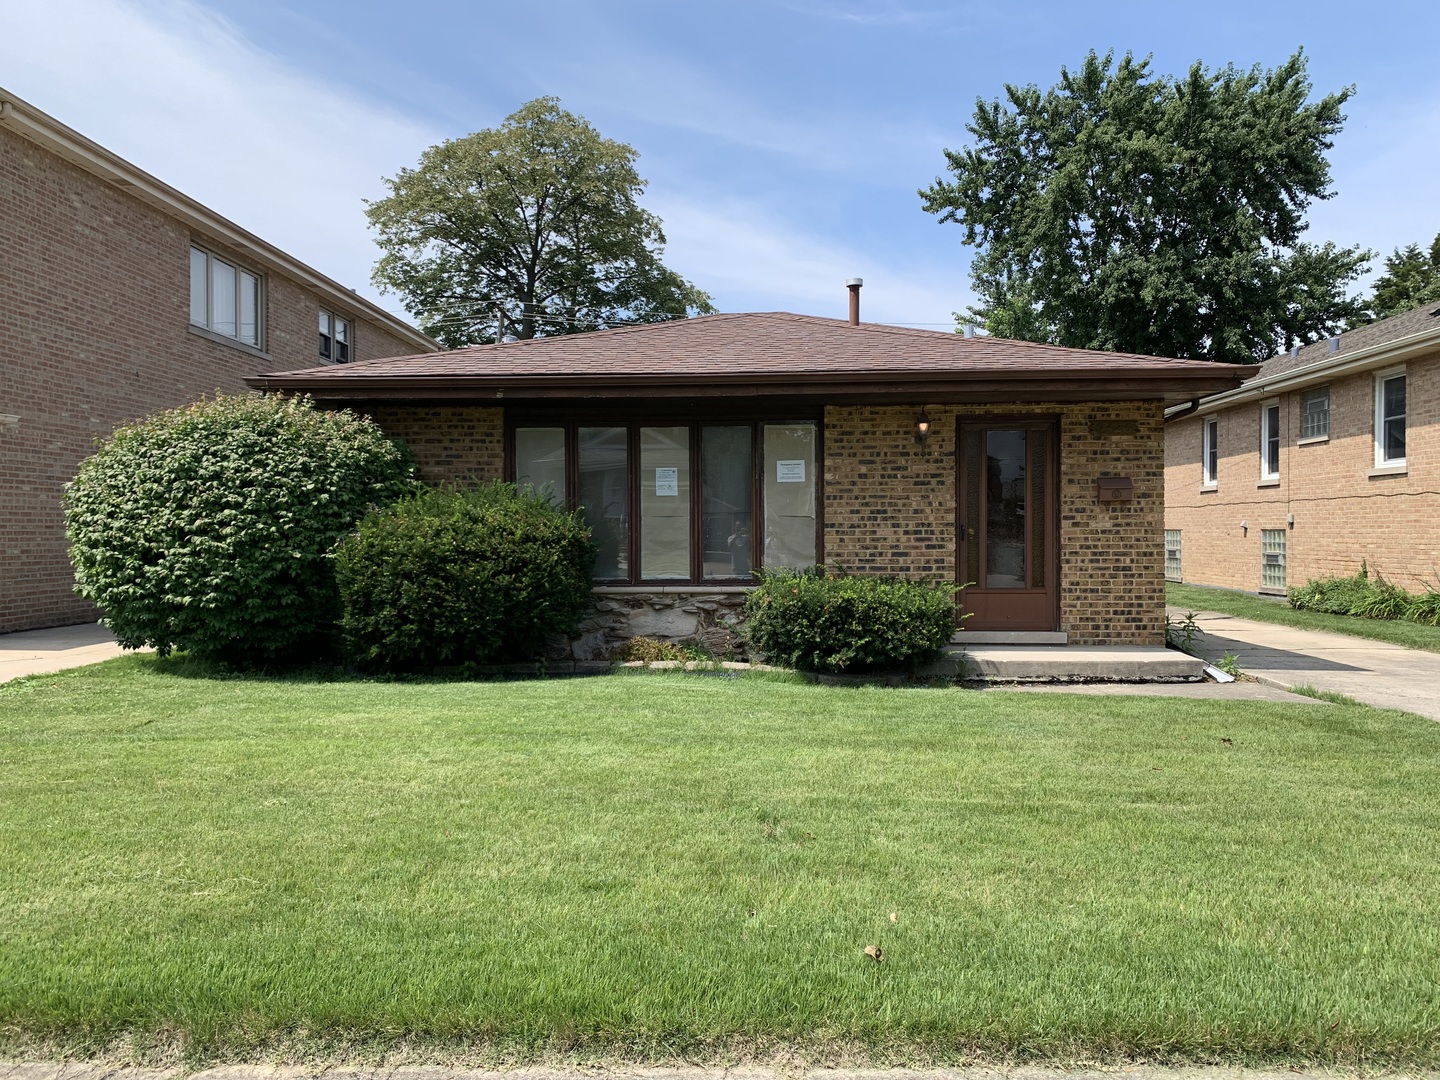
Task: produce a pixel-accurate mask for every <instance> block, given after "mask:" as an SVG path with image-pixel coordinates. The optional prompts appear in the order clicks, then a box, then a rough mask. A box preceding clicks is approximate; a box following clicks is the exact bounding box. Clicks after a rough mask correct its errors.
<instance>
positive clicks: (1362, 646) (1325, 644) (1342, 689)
mask: <svg viewBox="0 0 1440 1080" xmlns="http://www.w3.org/2000/svg"><path fill="white" fill-rule="evenodd" d="M1170 614H1171V615H1175V616H1182V617H1183V615H1184V614H1185V613H1184V612H1183V611H1182V610H1181V609H1179V608H1173V607H1172V608H1170ZM1195 622H1196V623H1197V624H1198V625H1199V627H1200V629H1201V630H1202V631H1203V633H1202V634H1201V636H1200V637H1198V638H1196V639H1195V643H1194V646H1193V651H1195V652H1197V653H1199V654H1200V655H1202V656H1204V657H1205V659H1207V660H1209V661H1210V662H1212V663H1214V662H1215V661H1216V660H1218V659H1220V657H1222V656H1224V655H1225V654H1226V653H1233V654H1234V655H1235V658H1236V660H1237V661H1238V662H1239V664H1240V670H1241V671H1242V672H1244V673H1245V674H1246V675H1249V676H1251V677H1252V678H1255V679H1258V680H1260V681H1261V682H1263V683H1268V684H1269V685H1271V686H1278V687H1283V688H1286V689H1289V688H1290V687H1294V686H1313V687H1315V689H1317V690H1333V691H1335V692H1336V693H1340V694H1344V695H1346V696H1347V697H1352V698H1354V699H1355V700H1356V701H1363V702H1364V703H1365V704H1367V705H1375V706H1377V707H1379V708H1382V709H1404V710H1405V711H1406V712H1413V713H1418V714H1419V715H1421V716H1424V717H1428V718H1429V719H1431V720H1440V653H1431V652H1422V651H1420V650H1418V649H1406V648H1403V647H1401V646H1399V645H1391V644H1388V643H1386V642H1383V641H1370V640H1368V639H1366V638H1357V637H1349V636H1348V635H1345V634H1331V633H1328V632H1326V631H1323V630H1296V629H1294V628H1292V627H1289V626H1279V625H1277V624H1276V623H1267V622H1257V621H1256V620H1254V619H1241V618H1238V617H1237V616H1234V615H1225V614H1221V613H1220V612H1215V611H1202V612H1200V613H1199V614H1198V615H1197V616H1196V618H1195Z"/></svg>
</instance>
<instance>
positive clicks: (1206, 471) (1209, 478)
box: [1200, 413, 1220, 491]
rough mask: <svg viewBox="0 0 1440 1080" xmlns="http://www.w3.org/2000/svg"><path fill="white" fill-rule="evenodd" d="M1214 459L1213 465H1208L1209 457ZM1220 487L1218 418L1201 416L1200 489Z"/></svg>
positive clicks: (1214, 415)
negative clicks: (1212, 456)
mask: <svg viewBox="0 0 1440 1080" xmlns="http://www.w3.org/2000/svg"><path fill="white" fill-rule="evenodd" d="M1212 454H1213V455H1214V457H1215V465H1214V467H1213V468H1212V467H1211V465H1210V457H1211V455H1212ZM1219 486H1220V416H1219V414H1218V413H1217V414H1213V415H1211V416H1202V417H1201V418H1200V488H1201V490H1202V491H1208V490H1211V489H1213V488H1217V487H1219Z"/></svg>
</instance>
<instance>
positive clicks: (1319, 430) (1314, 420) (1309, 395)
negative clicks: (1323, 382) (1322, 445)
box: [1300, 386, 1330, 439]
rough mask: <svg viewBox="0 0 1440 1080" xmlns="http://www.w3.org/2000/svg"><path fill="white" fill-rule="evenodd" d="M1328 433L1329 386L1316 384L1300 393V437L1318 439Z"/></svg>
mask: <svg viewBox="0 0 1440 1080" xmlns="http://www.w3.org/2000/svg"><path fill="white" fill-rule="evenodd" d="M1329 434H1330V387H1328V386H1317V387H1316V388H1315V389H1314V390H1306V391H1305V392H1304V393H1303V394H1301V395H1300V437H1301V438H1302V439H1320V438H1324V437H1326V436H1328V435H1329Z"/></svg>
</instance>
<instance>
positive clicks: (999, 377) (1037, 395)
mask: <svg viewBox="0 0 1440 1080" xmlns="http://www.w3.org/2000/svg"><path fill="white" fill-rule="evenodd" d="M245 382H246V384H247V385H248V386H250V387H251V388H252V389H256V390H269V391H276V392H280V393H304V394H310V395H312V396H314V397H317V398H324V399H345V400H385V399H403V400H411V401H413V400H424V399H426V398H434V399H444V400H451V401H453V400H455V399H457V398H470V399H474V400H482V401H493V402H502V401H506V400H512V401H514V400H550V401H554V400H564V399H574V400H594V399H597V398H626V399H632V398H643V397H657V398H663V397H670V398H674V397H685V398H697V397H721V398H723V397H840V396H846V395H853V394H863V395H867V396H879V397H889V398H911V399H913V398H915V397H916V396H917V395H919V396H922V397H924V396H927V395H929V396H930V398H931V400H934V401H935V403H936V404H940V403H941V402H942V400H943V398H944V397H945V396H947V395H964V396H970V395H972V394H974V393H976V392H985V393H995V392H997V391H998V392H1004V391H1006V390H1014V391H1015V393H1016V395H1017V397H1018V396H1023V397H1024V398H1026V399H1028V400H1084V399H1086V398H1087V397H1091V396H1095V395H1097V394H1103V396H1104V397H1106V398H1110V399H1114V398H1115V397H1116V395H1117V394H1119V395H1121V396H1131V397H1134V398H1136V399H1163V400H1165V401H1167V402H1168V401H1188V400H1191V399H1193V398H1196V397H1202V396H1204V395H1207V394H1215V393H1217V392H1220V391H1225V390H1230V389H1232V388H1233V387H1234V386H1235V383H1236V376H1235V375H1231V374H1226V375H1219V374H1214V373H1211V372H1205V371H1181V372H1176V371H1173V370H1166V369H1156V368H1151V367H1146V368H1142V369H1136V370H1132V371H1128V372H1116V371H1083V370H1082V371H1067V372H1065V373H1064V375H1063V376H1059V377H1057V376H1056V374H1055V372H1054V371H1045V370H1032V371H1025V370H1020V371H1006V372H1004V373H1002V374H996V373H992V372H973V371H967V372H951V373H944V374H936V373H933V372H927V373H918V372H906V373H899V374H897V373H893V372H876V373H870V372H866V373H858V374H857V373H836V374H827V375H824V376H808V377H801V378H797V377H796V376H794V375H755V374H749V375H746V374H736V375H717V376H709V375H707V376H693V375H692V376H688V377H671V376H661V377H657V376H653V375H650V376H646V375H630V376H616V375H585V376H563V377H561V376H541V377H535V376H531V377H526V378H517V377H513V376H474V375H471V376H463V375H354V376H346V375H341V374H334V373H332V372H331V371H330V370H327V371H326V372H325V373H323V374H316V375H309V374H306V373H302V372H295V373H280V374H276V375H255V376H250V377H248V378H246V380H245Z"/></svg>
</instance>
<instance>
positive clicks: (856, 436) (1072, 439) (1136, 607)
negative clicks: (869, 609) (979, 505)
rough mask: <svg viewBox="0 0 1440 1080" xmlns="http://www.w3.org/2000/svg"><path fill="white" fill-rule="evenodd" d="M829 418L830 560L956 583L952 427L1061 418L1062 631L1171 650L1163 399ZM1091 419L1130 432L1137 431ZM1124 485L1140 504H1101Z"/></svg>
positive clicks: (853, 410) (1088, 640) (858, 411)
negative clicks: (920, 420) (1114, 484)
mask: <svg viewBox="0 0 1440 1080" xmlns="http://www.w3.org/2000/svg"><path fill="white" fill-rule="evenodd" d="M917 412H918V410H917V409H916V408H915V407H914V406H884V407H879V406H832V407H829V408H827V409H826V410H825V560H826V562H827V563H829V564H830V565H832V566H838V567H840V568H843V569H845V570H846V571H849V572H852V573H880V574H894V575H899V576H908V577H923V578H933V579H939V580H954V579H955V573H956V569H955V556H956V550H957V543H956V535H955V510H956V498H957V476H956V464H957V462H956V447H955V439H956V432H957V420H958V418H959V417H961V416H970V417H985V416H990V415H995V414H997V413H1002V412H1003V413H1004V414H1006V415H1048V416H1057V417H1058V418H1059V420H1060V500H1059V513H1060V629H1062V630H1066V631H1068V632H1069V634H1070V640H1071V641H1072V642H1075V643H1077V644H1117V645H1119V644H1124V645H1160V644H1163V642H1164V634H1165V629H1164V626H1165V615H1164V583H1163V580H1162V578H1163V562H1164V553H1163V549H1162V539H1163V537H1162V532H1161V529H1162V519H1163V484H1164V430H1163V424H1162V416H1161V408H1160V405H1159V404H1158V403H1156V402H1116V403H1109V404H1099V405H1094V404H1087V405H1059V404H1056V405H1043V404H1042V405H1032V406H1015V407H1001V406H947V407H944V408H933V407H932V408H931V409H929V413H930V417H931V420H932V426H931V431H932V432H933V434H932V435H931V437H930V439H929V441H928V443H927V445H926V446H925V447H923V448H922V447H921V446H920V445H919V444H918V443H916V441H915V418H916V415H917ZM1094 421H1102V422H1103V421H1122V422H1126V423H1129V424H1133V426H1134V430H1133V434H1120V433H1116V432H1115V431H1114V430H1113V429H1111V430H1104V429H1096V428H1095V427H1093V426H1092V422H1094ZM1101 476H1129V477H1130V478H1131V479H1132V480H1133V481H1134V484H1135V498H1134V501H1133V502H1131V503H1128V504H1110V505H1108V506H1106V507H1104V508H1102V507H1101V505H1100V503H1099V501H1098V497H1097V491H1096V480H1097V478H1099V477H1101Z"/></svg>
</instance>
